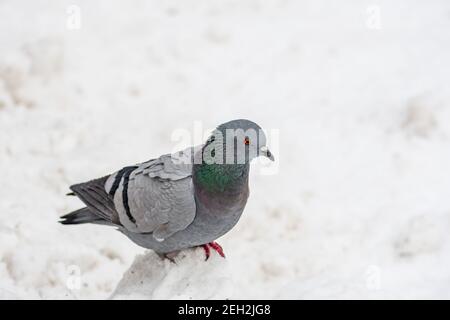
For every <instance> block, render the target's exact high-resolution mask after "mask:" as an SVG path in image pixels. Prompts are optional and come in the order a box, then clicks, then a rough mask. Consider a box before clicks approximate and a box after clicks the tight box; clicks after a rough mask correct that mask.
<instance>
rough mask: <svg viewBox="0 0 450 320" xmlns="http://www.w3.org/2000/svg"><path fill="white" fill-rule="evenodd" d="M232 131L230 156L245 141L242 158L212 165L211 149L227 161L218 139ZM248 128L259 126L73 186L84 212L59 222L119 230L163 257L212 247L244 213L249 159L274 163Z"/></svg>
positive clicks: (244, 123)
mask: <svg viewBox="0 0 450 320" xmlns="http://www.w3.org/2000/svg"><path fill="white" fill-rule="evenodd" d="M227 129H233V130H236V129H242V132H240V133H238V134H236V136H235V137H234V142H235V146H234V148H233V149H232V151H234V152H239V151H237V150H239V148H240V146H239V145H238V144H239V143H242V144H243V145H244V144H245V145H244V147H243V148H241V150H243V152H244V157H245V160H244V161H243V163H232V164H228V163H227V164H216V163H213V164H211V163H209V162H208V163H207V161H206V160H205V152H206V150H207V149H208V148H207V147H210V148H211V147H213V149H214V152H213V153H212V154H213V155H215V154H216V153H217V154H218V155H219V156H220V157H223V159H226V157H227V156H228V155H230V149H228V148H227V146H228V142H226V143H224V144H219V142H218V141H219V139H218V138H217V137H218V136H220V134H221V133H222V134H225V131H226V130H227ZM249 129H252V130H260V129H261V128H260V127H259V126H258V125H256V124H255V123H253V122H251V121H248V120H234V121H230V122H227V123H225V124H222V125H220V126H219V127H218V128H217V129H216V130H215V131H214V132H213V134H212V135H211V137H210V138H209V139H208V141H207V142H206V143H205V145H203V146H199V147H196V148H189V149H187V150H183V151H181V152H179V153H177V154H173V155H171V154H167V155H163V156H161V157H159V158H157V159H152V160H150V161H147V162H144V163H141V164H139V165H136V166H130V167H125V168H123V169H121V170H119V171H118V172H115V173H113V174H112V175H109V176H105V177H103V178H100V179H95V180H92V181H89V182H86V183H80V184H76V185H73V186H71V187H70V189H71V190H72V192H73V194H74V195H76V196H77V197H78V198H80V199H81V201H82V202H83V203H84V204H85V205H86V207H85V208H81V209H79V210H76V211H74V212H72V213H69V214H67V215H65V216H63V217H61V218H62V221H61V223H63V224H80V223H95V224H104V225H111V226H115V227H117V228H118V230H119V231H121V232H122V233H123V234H125V235H126V236H128V237H129V238H130V239H131V240H132V241H134V242H135V243H137V244H138V245H140V246H143V247H145V248H149V249H153V250H154V251H156V252H158V253H162V254H165V253H170V252H175V251H178V250H181V249H185V248H189V247H194V246H199V245H203V244H206V243H209V242H212V241H214V240H216V239H217V238H219V237H220V236H222V235H224V234H225V233H226V232H228V231H229V230H230V229H231V228H232V227H233V226H234V225H235V224H236V223H237V222H238V220H239V218H240V216H241V214H242V212H243V210H244V208H245V205H246V202H247V198H248V195H249V188H248V173H249V164H250V161H251V160H252V159H253V158H254V157H256V156H259V155H265V156H267V157H269V158H270V159H272V160H273V156H272V155H271V154H270V151H268V149H267V147H266V146H265V144H266V138H265V135H264V134H263V133H260V135H259V136H256V137H252V138H249V137H248V133H247V132H250V130H249ZM261 132H262V131H261ZM222 142H223V141H222ZM236 145H237V146H236ZM234 159H235V160H236V159H237V158H236V156H235V157H234ZM186 160H189V161H187V163H186Z"/></svg>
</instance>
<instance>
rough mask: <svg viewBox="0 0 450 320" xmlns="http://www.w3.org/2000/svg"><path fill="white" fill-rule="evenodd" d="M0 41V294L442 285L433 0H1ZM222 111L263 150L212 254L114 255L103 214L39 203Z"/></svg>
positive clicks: (410, 291)
mask: <svg viewBox="0 0 450 320" xmlns="http://www.w3.org/2000/svg"><path fill="white" fill-rule="evenodd" d="M71 5H75V7H73V6H72V7H71ZM74 9H75V11H77V10H78V9H79V10H80V11H79V13H80V16H79V17H80V18H81V19H79V20H75V22H74V21H73V20H70V19H71V18H73V13H74ZM78 22H79V24H77V23H78ZM0 52H1V54H0V170H1V178H0V182H1V184H0V298H3V299H9V298H16V299H24V298H32V299H41V298H42V299H50V298H56V299H81V298H88V299H92V298H94V299H103V298H108V297H111V295H112V294H113V292H114V291H115V288H116V286H117V284H118V283H119V281H120V280H121V279H122V275H123V274H124V273H125V278H124V280H123V281H122V282H121V285H120V286H119V288H118V290H117V291H116V293H115V295H114V297H115V298H127V297H130V295H131V296H132V297H143V298H180V297H184V298H223V297H230V298H288V299H291V298H295V299H312V298H340V299H345V298H369V299H370V298H426V299H427V298H450V246H449V240H450V232H449V227H450V173H449V166H450V141H449V138H450V126H449V121H450V85H449V80H448V77H449V75H450V59H449V57H450V2H449V1H445V0H442V1H439V0H431V1H418V0H417V1H411V0H408V1H407V0H395V1H392V0H391V1H387V0H385V1H377V0H375V1H365V0H363V1H360V0H358V1H357V0H348V1H322V0H319V1H318V0H308V1H294V0H283V1H281V0H279V1H270V0H269V1H255V0H250V1H240V0H233V1H231V0H225V1H207V0H183V1H182V0H179V1H174V0H171V1H144V0H142V1H76V0H74V1H42V0H39V1H12V0H10V1H0ZM236 118H248V119H252V120H254V121H255V122H257V123H259V124H260V125H261V126H262V127H263V128H265V129H266V130H267V131H269V130H271V129H279V130H280V131H279V132H280V139H279V143H278V146H279V148H278V152H276V153H275V156H276V158H277V161H278V165H279V170H278V172H277V173H276V174H274V175H261V174H257V170H253V171H252V176H251V181H250V183H251V186H250V187H251V194H250V198H249V202H248V205H247V207H246V210H245V211H244V214H243V216H242V218H241V220H240V221H239V223H238V225H237V226H236V227H235V228H234V229H233V230H232V231H230V232H229V233H228V234H227V235H226V236H224V237H223V238H221V239H219V243H220V244H221V245H222V246H223V247H224V249H225V253H226V254H227V258H226V260H222V259H221V258H220V257H218V256H217V255H215V253H213V257H212V258H211V260H210V261H208V262H204V261H203V256H202V254H201V253H202V252H201V251H200V249H197V250H191V251H188V252H185V253H183V255H182V256H181V257H178V258H177V259H178V260H179V266H177V265H174V264H173V263H172V264H171V263H170V262H168V261H165V262H161V261H160V260H158V259H159V258H157V257H156V255H154V254H153V253H151V252H149V253H147V254H146V255H144V256H142V255H141V256H138V257H137V258H136V261H135V265H134V266H135V268H134V269H133V268H131V269H130V270H128V269H129V268H130V266H131V265H132V262H133V260H134V258H135V257H136V255H137V254H142V253H144V252H145V250H144V249H143V248H140V247H138V246H136V245H135V244H133V243H132V242H131V241H129V240H128V239H127V238H126V237H124V236H123V235H121V234H120V233H119V232H116V231H114V229H112V228H107V227H102V226H87V225H84V226H62V225H60V224H58V223H57V221H58V217H59V216H60V215H62V214H65V213H67V212H69V211H71V210H74V209H77V208H79V207H80V206H81V202H80V201H78V200H77V199H75V198H69V197H66V196H65V193H66V192H67V191H68V186H69V185H71V184H74V183H78V182H82V181H85V180H89V179H91V178H95V177H100V176H103V175H105V174H108V173H111V172H114V171H115V170H117V169H120V168H121V167H123V166H125V165H130V164H134V163H137V162H142V161H145V160H148V159H150V158H152V157H156V156H159V155H161V154H164V153H168V152H171V151H174V150H173V148H174V141H172V139H171V134H172V133H173V132H174V131H175V130H176V129H179V128H184V129H187V130H191V129H192V127H193V124H194V123H195V121H201V123H202V125H203V126H204V128H213V127H214V126H216V125H218V124H219V123H222V122H225V121H228V120H231V119H236ZM269 145H270V141H269ZM146 265H148V269H146ZM158 266H159V267H158ZM158 268H159V269H158ZM127 270H128V271H127ZM198 270H202V271H203V272H199V271H198ZM135 271H137V272H138V273H139V272H140V275H139V277H141V278H142V277H144V278H145V277H146V276H148V277H150V279H149V278H148V277H147V278H146V284H147V285H148V288H147V289H148V290H150V291H151V292H150V293H149V291H148V290H147V291H146V290H144V289H143V288H140V287H139V281H138V279H131V280H129V281H128V282H129V283H128V285H127V280H126V279H127V277H130V275H131V274H132V272H133V273H134V272H135ZM158 272H159V273H158ZM165 272H166V273H165ZM127 275H128V276H127ZM152 275H158V277H160V278H158V279H156V278H151V277H152ZM189 275H192V278H190V277H189ZM139 277H138V278H139ZM131 278H132V277H131ZM188 285H189V288H188ZM149 288H150V289H149Z"/></svg>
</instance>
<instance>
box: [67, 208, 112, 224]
mask: <svg viewBox="0 0 450 320" xmlns="http://www.w3.org/2000/svg"><path fill="white" fill-rule="evenodd" d="M59 222H60V223H62V224H81V223H96V224H106V225H112V224H111V223H110V222H108V221H106V220H103V219H102V218H100V217H99V216H97V215H95V214H94V213H92V212H91V211H90V210H89V208H81V209H78V210H75V211H73V212H71V213H68V214H66V215H64V216H62V217H61V221H59Z"/></svg>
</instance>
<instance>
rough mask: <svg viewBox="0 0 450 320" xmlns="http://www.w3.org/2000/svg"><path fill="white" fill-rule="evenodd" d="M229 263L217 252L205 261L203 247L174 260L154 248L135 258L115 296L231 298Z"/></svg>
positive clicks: (141, 297) (182, 253)
mask: <svg viewBox="0 0 450 320" xmlns="http://www.w3.org/2000/svg"><path fill="white" fill-rule="evenodd" d="M232 279H233V277H232V273H231V270H230V268H229V264H228V262H227V261H226V260H225V259H223V258H221V257H220V256H219V255H217V254H212V255H211V256H210V257H209V259H208V260H207V261H206V260H205V253H204V251H203V249H202V248H196V249H191V250H186V251H183V252H181V253H180V254H179V255H177V256H176V257H175V258H174V261H173V262H172V261H169V260H168V259H164V260H163V259H161V258H160V257H159V256H158V255H157V254H155V253H154V252H153V251H148V252H146V253H145V254H144V255H139V256H137V257H136V258H135V260H134V262H133V264H132V265H131V267H130V269H128V270H127V272H126V273H125V274H124V276H123V278H122V280H120V282H119V284H118V286H117V288H116V290H115V291H114V294H113V295H112V297H111V298H112V299H188V300H189V299H229V298H231V297H232V294H233V290H234V286H233V280H232Z"/></svg>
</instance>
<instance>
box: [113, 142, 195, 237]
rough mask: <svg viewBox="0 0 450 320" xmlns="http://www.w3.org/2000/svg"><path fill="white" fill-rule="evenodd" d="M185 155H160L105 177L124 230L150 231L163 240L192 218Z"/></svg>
mask: <svg viewBox="0 0 450 320" xmlns="http://www.w3.org/2000/svg"><path fill="white" fill-rule="evenodd" d="M189 150H190V149H189ZM188 152H189V151H188ZM188 159H189V156H188V157H187V158H186V151H183V152H179V153H177V154H175V155H170V154H168V155H163V156H161V157H159V158H158V159H152V160H150V161H147V162H144V163H142V164H140V165H139V166H137V167H134V168H132V169H130V171H129V172H127V173H126V174H124V175H122V176H121V177H120V178H118V177H119V176H120V175H119V174H114V175H112V176H111V177H110V178H109V179H108V181H107V182H106V184H105V188H106V190H107V191H108V193H109V194H111V195H112V196H113V198H114V204H115V208H116V210H117V212H118V213H119V220H120V223H121V224H122V225H123V226H124V227H125V228H126V229H127V230H129V231H132V232H136V233H152V234H153V236H154V238H155V239H157V240H158V241H163V240H164V239H166V238H168V237H170V236H171V235H172V234H174V233H175V232H177V231H179V230H183V229H185V228H186V227H187V226H188V225H189V224H190V223H191V222H192V221H193V220H194V217H195V212H196V205H195V199H194V186H193V183H192V162H191V161H187V160H188Z"/></svg>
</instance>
